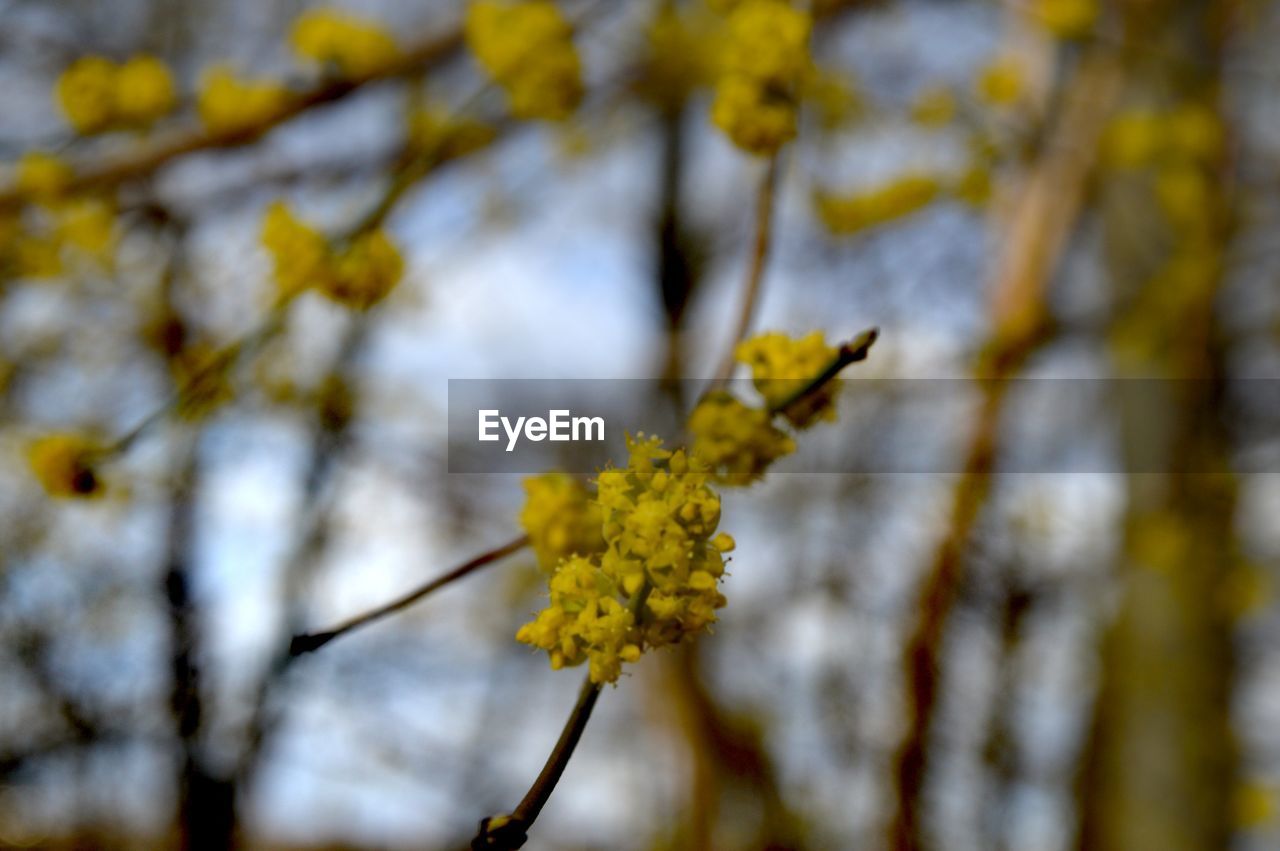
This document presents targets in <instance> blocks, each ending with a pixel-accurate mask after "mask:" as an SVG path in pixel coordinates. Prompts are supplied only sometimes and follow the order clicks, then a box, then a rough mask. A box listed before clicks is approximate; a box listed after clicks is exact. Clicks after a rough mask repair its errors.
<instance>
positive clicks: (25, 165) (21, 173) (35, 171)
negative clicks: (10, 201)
mask: <svg viewBox="0 0 1280 851" xmlns="http://www.w3.org/2000/svg"><path fill="white" fill-rule="evenodd" d="M71 178H72V171H71V166H69V165H67V164H66V163H65V162H63V161H62V160H61V159H59V158H58V157H56V156H54V155H53V154H48V153H45V152H44V151H28V152H27V153H25V154H23V155H22V159H20V160H19V161H18V175H17V186H18V189H19V190H20V191H22V192H24V193H25V194H27V195H29V196H30V197H32V198H34V199H36V200H38V201H43V202H46V203H47V202H49V201H53V200H56V199H57V198H58V196H59V195H61V194H62V193H63V192H64V191H65V190H66V187H67V184H69V183H70V182H71Z"/></svg>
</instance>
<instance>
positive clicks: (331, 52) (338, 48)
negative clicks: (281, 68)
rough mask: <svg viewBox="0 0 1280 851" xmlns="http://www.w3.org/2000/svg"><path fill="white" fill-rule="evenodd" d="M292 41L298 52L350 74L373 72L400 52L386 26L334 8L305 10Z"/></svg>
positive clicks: (354, 75) (384, 65) (292, 32)
mask: <svg viewBox="0 0 1280 851" xmlns="http://www.w3.org/2000/svg"><path fill="white" fill-rule="evenodd" d="M289 41H290V43H291V44H292V45H293V49H294V52H296V53H297V54H298V55H299V56H301V57H303V58H305V59H310V60H312V61H314V62H318V63H320V64H322V65H330V64H331V65H333V66H334V67H335V68H337V69H338V71H339V72H341V73H342V74H344V75H346V76H348V77H363V76H367V75H369V74H373V73H375V72H377V71H378V70H380V69H382V68H384V67H386V65H387V64H388V63H390V62H392V61H393V60H395V58H396V57H397V56H398V55H399V48H397V47H396V42H395V39H394V38H392V37H391V34H390V33H388V32H387V31H386V30H385V29H383V28H382V27H380V26H378V25H377V24H374V23H372V22H370V21H366V20H364V19H362V18H357V17H355V16H353V15H348V14H346V13H344V12H339V11H337V10H335V9H327V8H325V9H312V10H310V11H308V12H304V13H303V14H302V15H300V16H299V17H298V19H297V20H296V21H294V23H293V29H292V31H291V32H290V34H289Z"/></svg>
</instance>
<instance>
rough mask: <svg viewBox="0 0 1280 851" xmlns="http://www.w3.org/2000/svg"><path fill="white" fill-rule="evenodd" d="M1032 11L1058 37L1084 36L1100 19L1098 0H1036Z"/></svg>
mask: <svg viewBox="0 0 1280 851" xmlns="http://www.w3.org/2000/svg"><path fill="white" fill-rule="evenodd" d="M1032 13H1033V14H1034V15H1035V17H1036V19H1037V20H1038V21H1039V22H1040V24H1041V25H1042V26H1044V28H1045V29H1047V30H1048V31H1049V32H1051V33H1053V34H1054V35H1056V36H1057V37H1058V38H1064V39H1072V38H1082V37H1084V36H1086V35H1088V34H1089V32H1090V31H1091V30H1092V29H1093V24H1094V22H1095V21H1096V20H1097V19H1098V0H1036V4H1035V6H1034V7H1032Z"/></svg>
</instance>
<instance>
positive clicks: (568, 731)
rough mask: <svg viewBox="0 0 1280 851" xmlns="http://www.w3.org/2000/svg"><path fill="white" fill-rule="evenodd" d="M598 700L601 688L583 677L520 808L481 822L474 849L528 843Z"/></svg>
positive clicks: (497, 850)
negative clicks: (562, 724) (508, 813)
mask: <svg viewBox="0 0 1280 851" xmlns="http://www.w3.org/2000/svg"><path fill="white" fill-rule="evenodd" d="M599 697H600V685H599V684H597V683H593V682H591V677H590V675H588V676H586V677H585V678H583V681H582V689H581V690H580V691H579V692H578V702H577V703H575V704H574V705H573V710H572V711H571V712H570V713H569V718H568V719H567V720H566V721H565V724H564V729H563V730H561V732H560V738H559V739H558V740H557V741H556V746H555V747H554V748H553V749H552V750H551V755H550V756H548V757H547V762H546V764H545V765H543V767H542V771H541V772H540V773H539V774H538V778H537V779H536V780H534V781H533V785H532V786H530V787H529V791H528V793H527V794H526V795H525V796H524V798H523V799H521V801H520V803H519V805H518V806H517V807H516V808H515V810H514V811H512V813H511V814H510V815H508V816H494V817H492V818H487V819H485V820H484V821H482V822H481V823H480V831H479V833H477V834H476V837H475V839H473V840H472V841H471V847H472V848H473V849H489V851H513V849H516V848H520V847H522V846H523V845H524V844H525V842H527V841H528V840H529V828H530V827H532V826H533V823H534V821H536V820H537V818H538V815H539V814H540V813H541V812H542V808H543V807H544V806H546V803H547V800H548V799H550V797H551V793H552V792H553V791H554V790H555V788H556V784H557V783H559V782H560V777H561V775H563V774H564V770H565V768H566V767H567V766H568V765H569V758H570V757H571V756H573V751H574V749H575V748H576V747H577V746H578V741H579V740H580V739H581V738H582V733H583V731H584V730H585V729H586V728H587V721H589V720H590V719H591V710H593V709H594V708H595V705H596V700H597V699H598V698H599Z"/></svg>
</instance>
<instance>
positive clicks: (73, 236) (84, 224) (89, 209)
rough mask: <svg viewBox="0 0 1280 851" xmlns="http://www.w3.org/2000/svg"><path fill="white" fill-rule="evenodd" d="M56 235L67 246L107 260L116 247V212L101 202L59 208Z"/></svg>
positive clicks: (84, 202)
mask: <svg viewBox="0 0 1280 851" xmlns="http://www.w3.org/2000/svg"><path fill="white" fill-rule="evenodd" d="M54 232H55V236H56V238H57V239H58V241H59V242H60V243H62V244H63V245H66V246H70V247H71V248H74V249H76V250H78V251H81V252H84V253H85V254H87V255H89V256H91V257H94V258H97V259H99V260H105V259H107V258H108V257H110V255H111V253H112V250H113V249H114V247H115V236H116V217H115V210H114V209H112V207H111V205H110V204H107V203H106V202H104V201H101V200H98V199H93V198H86V199H81V200H76V201H72V202H70V203H68V204H66V205H64V206H62V207H61V208H59V210H58V216H57V222H56V225H55V231H54Z"/></svg>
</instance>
